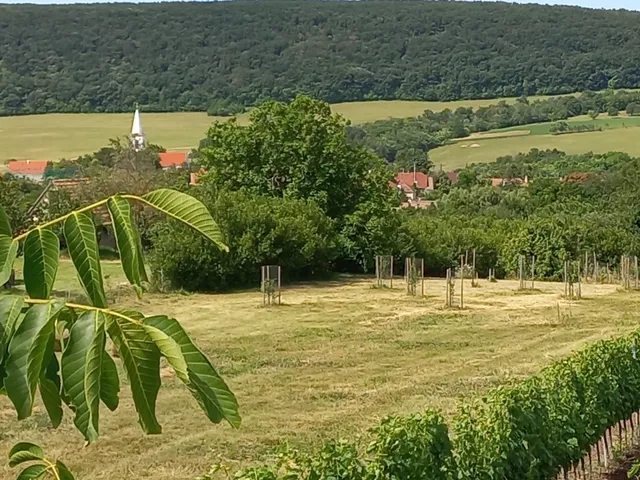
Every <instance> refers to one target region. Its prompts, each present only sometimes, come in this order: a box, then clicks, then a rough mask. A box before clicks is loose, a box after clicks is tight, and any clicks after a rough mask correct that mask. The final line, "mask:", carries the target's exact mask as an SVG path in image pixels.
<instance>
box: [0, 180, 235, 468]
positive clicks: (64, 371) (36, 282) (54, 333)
mask: <svg viewBox="0 0 640 480" xmlns="http://www.w3.org/2000/svg"><path fill="white" fill-rule="evenodd" d="M136 202H137V203H141V204H142V205H144V206H145V207H151V208H153V209H155V210H158V211H160V212H162V213H164V214H166V215H167V216H169V217H171V218H173V219H175V220H178V221H180V222H183V223H185V224H186V225H189V226H190V227H192V228H194V229H195V230H197V231H198V232H200V233H201V234H202V235H203V236H204V237H206V238H207V239H209V240H211V241H212V242H213V243H214V244H215V245H217V246H218V247H219V248H221V249H223V250H227V247H226V246H225V245H224V243H223V240H222V234H221V232H220V230H219V228H218V226H217V225H216V223H215V222H214V220H213V219H212V217H211V215H210V213H209V212H208V211H207V209H206V208H205V206H204V205H203V204H202V203H200V202H199V201H198V200H196V199H195V198H193V197H191V196H189V195H187V194H184V193H180V192H177V191H174V190H169V189H160V190H155V191H152V192H150V193H148V194H146V195H144V196H142V197H138V196H134V195H115V196H112V197H109V198H106V199H104V200H101V201H99V202H97V203H94V204H92V205H89V206H87V207H84V208H82V209H79V210H75V211H72V212H70V213H68V214H66V215H64V216H62V217H60V218H56V219H54V220H51V221H48V222H47V223H44V224H42V225H39V226H36V227H34V228H32V229H30V230H29V231H27V232H25V233H22V234H20V235H17V236H15V237H13V236H12V229H11V225H10V223H9V220H8V218H7V215H6V214H5V213H4V211H3V210H2V209H0V285H3V284H4V283H5V282H6V281H7V280H8V279H9V277H10V275H11V272H12V270H13V266H14V262H15V259H16V257H17V254H18V251H19V249H20V246H21V245H22V249H23V252H24V283H25V289H26V295H16V294H7V295H3V296H0V393H1V394H4V395H7V396H8V397H9V399H10V400H11V402H12V403H13V405H14V407H15V410H16V412H17V414H18V419H20V420H21V419H24V418H27V417H29V416H30V415H31V414H32V411H33V405H34V402H35V400H36V396H37V394H38V393H39V394H40V397H41V399H42V403H43V404H44V407H45V409H46V411H47V413H48V416H49V419H50V420H51V423H52V424H53V426H54V427H57V426H58V425H60V422H61V421H62V416H63V407H64V406H65V405H66V406H67V407H69V408H70V409H71V411H72V413H73V417H74V420H73V421H74V424H75V426H76V428H77V429H78V430H79V431H80V433H81V434H82V435H83V436H84V438H85V439H86V441H87V442H89V443H90V442H93V441H95V440H96V439H97V438H98V434H99V419H100V403H102V404H104V405H105V406H106V407H107V408H108V409H109V410H115V409H116V408H117V407H118V395H119V391H120V380H119V377H118V370H117V368H116V363H115V361H114V360H113V358H112V357H111V356H110V355H109V354H108V352H107V349H106V343H107V339H108V338H109V339H110V340H111V342H112V343H113V345H114V347H115V351H116V352H117V356H118V357H119V358H120V359H121V360H122V365H123V367H124V370H125V372H126V375H127V377H128V380H129V383H130V386H131V393H132V396H133V402H134V405H135V408H136V411H137V413H138V419H139V422H140V425H141V427H142V429H143V430H144V432H145V433H147V434H157V433H160V432H161V427H160V424H159V422H158V419H157V418H156V399H157V396H158V391H159V389H160V358H161V357H164V358H165V359H166V361H167V362H168V364H169V365H171V367H172V368H173V370H174V371H175V374H176V376H177V377H178V378H179V379H180V380H181V381H182V382H183V383H184V384H185V385H186V386H187V388H188V389H189V391H190V392H191V394H192V395H193V397H195V399H196V401H197V403H198V404H199V405H200V407H201V408H202V410H203V411H204V413H205V415H206V416H207V417H208V418H209V420H211V421H212V422H214V423H219V422H221V421H222V420H226V421H228V422H229V423H230V424H231V425H233V426H234V427H237V426H239V425H240V416H239V414H238V404H237V401H236V398H235V396H234V395H233V393H232V392H231V391H230V390H229V388H228V387H227V385H226V384H225V382H224V380H223V379H222V378H221V377H220V376H219V375H218V373H217V371H216V369H215V368H214V367H213V365H212V364H211V362H210V361H209V360H208V359H207V358H206V357H205V355H204V354H203V353H202V352H201V351H200V350H199V349H198V347H197V346H196V345H195V344H194V343H193V341H192V340H191V339H190V337H189V335H188V334H187V333H186V332H185V330H184V329H183V328H182V326H181V325H180V323H178V321H176V320H175V319H172V318H169V317H167V316H164V315H154V316H145V315H143V314H142V313H140V312H137V311H132V310H123V309H114V308H111V307H109V305H108V303H107V296H106V294H105V289H104V285H103V277H102V272H101V266H100V257H99V254H98V242H97V238H96V231H95V227H94V223H93V219H92V216H91V212H92V211H93V210H96V209H98V208H104V207H105V206H106V208H107V210H108V212H109V215H110V217H111V221H112V223H113V230H114V233H115V237H116V244H117V247H118V251H119V253H120V258H121V263H122V268H123V270H124V273H125V276H126V277H127V279H128V281H129V282H130V283H131V285H132V286H133V288H134V290H135V292H136V293H137V295H138V296H141V295H142V293H143V288H144V285H145V284H146V283H147V282H148V279H147V274H146V269H145V265H144V260H143V253H142V246H141V242H140V236H139V233H138V231H137V229H136V227H135V223H134V219H133V213H132V203H136ZM59 226H61V227H62V234H63V235H64V240H65V243H66V245H67V249H68V254H69V256H70V257H71V260H72V262H73V265H74V267H75V269H76V272H77V276H78V279H79V281H80V284H81V285H82V288H83V290H84V292H85V294H86V297H87V299H88V302H87V303H73V302H68V301H63V300H60V299H57V298H52V290H53V285H54V282H55V279H56V273H57V271H58V261H59V256H60V239H59V238H58V236H57V235H56V233H54V230H53V229H54V227H59ZM18 445H22V446H23V447H24V449H23V450H24V451H23V450H20V449H19V448H18V446H16V447H15V448H18V450H16V452H15V453H16V454H17V455H18V459H20V458H22V457H25V456H26V457H29V458H28V459H30V460H38V458H37V457H43V455H41V450H39V447H36V446H33V447H30V446H29V444H18ZM25 445H26V446H25ZM34 451H35V452H36V453H37V454H38V455H36V454H33V452H34ZM20 452H22V453H20ZM24 452H27V453H24ZM29 452H31V453H29ZM26 457H25V458H26ZM12 463H14V464H17V463H16V462H15V461H14V460H12ZM38 465H40V464H38ZM38 465H36V466H31V467H28V468H32V469H33V470H34V471H35V470H37V469H40V468H46V469H47V471H48V472H49V473H53V472H54V470H55V471H56V472H57V470H56V469H55V464H51V463H46V461H43V463H42V465H44V467H42V465H40V466H38ZM51 465H54V466H53V467H52V466H51ZM43 475H44V473H43ZM54 476H55V475H54ZM25 478H27V477H25ZM28 478H38V477H28ZM55 478H64V477H60V476H59V475H58V476H55Z"/></svg>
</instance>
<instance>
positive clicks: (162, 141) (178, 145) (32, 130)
mask: <svg viewBox="0 0 640 480" xmlns="http://www.w3.org/2000/svg"><path fill="white" fill-rule="evenodd" d="M536 98H538V97H536ZM539 98H545V97H539ZM504 100H506V101H508V102H513V101H515V99H513V98H508V99H504ZM498 101H500V99H498V100H496V99H493V100H461V101H458V102H412V101H378V102H353V103H339V104H336V105H333V107H332V108H333V110H334V111H335V112H337V113H339V114H341V115H343V116H344V117H345V118H347V119H349V120H351V122H353V123H365V122H373V121H376V120H381V119H385V118H390V117H398V118H402V117H413V116H416V115H419V114H421V113H422V112H423V111H424V110H426V109H431V110H434V111H437V110H443V109H445V108H451V109H455V108H458V107H460V106H465V107H474V108H477V107H481V106H486V105H492V104H495V103H497V102H498ZM132 120H133V113H131V114H122V113H104V114H94V113H84V114H50V115H29V116H22V117H0V145H2V149H1V150H0V163H4V162H5V161H7V160H12V159H18V160H27V159H28V160H53V161H55V160H58V159H60V158H74V157H77V156H78V155H84V154H86V153H91V152H94V151H96V150H98V149H99V148H100V147H103V146H105V145H107V143H108V142H109V139H111V138H116V137H122V136H127V135H128V134H129V132H130V131H131V122H132ZM216 120H223V121H224V120H225V119H224V118H222V117H209V116H207V114H206V113H185V112H182V113H144V112H143V113H142V126H143V128H144V130H145V133H146V135H147V138H148V140H149V141H150V142H151V143H155V144H157V145H162V146H163V147H165V148H166V149H167V150H177V151H188V150H190V149H191V148H194V147H197V146H198V143H199V142H200V140H201V139H202V138H203V137H204V136H205V133H206V131H207V129H208V128H209V126H210V125H211V123H212V122H214V121H216ZM239 121H240V122H246V121H247V115H246V114H244V115H241V116H240V119H239ZM0 168H2V167H1V166H0Z"/></svg>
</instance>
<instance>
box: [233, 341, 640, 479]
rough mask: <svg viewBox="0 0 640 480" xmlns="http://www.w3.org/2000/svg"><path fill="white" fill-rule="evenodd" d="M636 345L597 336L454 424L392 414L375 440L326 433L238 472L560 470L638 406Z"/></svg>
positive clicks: (456, 474)
mask: <svg viewBox="0 0 640 480" xmlns="http://www.w3.org/2000/svg"><path fill="white" fill-rule="evenodd" d="M639 348H640V331H637V332H634V333H631V334H628V335H626V336H624V337H621V338H618V339H613V340H607V341H600V342H597V343H594V344H592V345H590V346H589V347H587V348H586V349H584V350H581V351H578V352H576V353H574V354H573V355H571V356H569V357H568V358H566V359H563V360H559V361H557V362H554V363H552V364H551V365H549V366H548V367H546V368H545V369H543V370H542V371H541V372H540V373H539V374H538V375H534V376H532V377H530V378H528V379H526V380H524V381H520V382H516V383H514V384H512V385H507V386H500V387H497V388H495V389H493V390H491V391H489V392H488V393H487V395H486V396H485V397H484V398H479V399H475V400H471V401H468V402H466V403H464V404H463V405H462V407H461V409H460V410H459V412H458V413H457V415H455V417H454V419H453V424H452V428H451V429H449V428H448V427H447V425H446V424H445V423H444V420H442V417H441V416H440V415H439V414H438V413H436V412H431V411H429V412H426V413H425V414H423V415H415V416H409V417H398V418H392V419H387V420H385V421H383V422H382V423H381V424H380V426H379V427H376V428H375V429H374V430H373V433H374V436H375V439H374V441H373V442H372V443H371V445H370V447H369V448H368V449H366V448H365V449H363V448H358V449H357V448H356V447H355V446H353V448H350V449H349V455H348V456H346V455H345V454H344V451H345V449H344V448H342V449H341V451H340V452H338V451H337V450H336V449H335V448H331V446H332V445H335V442H329V443H328V444H327V445H326V446H325V447H324V448H323V449H322V450H321V451H320V452H319V453H318V454H317V455H316V456H315V457H313V458H310V459H305V461H304V462H301V461H300V460H299V456H293V457H292V458H290V459H289V460H287V459H282V458H281V459H280V462H279V463H278V464H276V465H275V466H270V467H269V466H262V467H255V468H252V469H249V470H246V471H244V472H240V473H239V474H238V475H237V478H239V479H242V480H285V479H286V480H289V479H291V478H298V479H302V480H328V479H334V480H380V479H402V480H423V479H426V478H428V479H430V480H431V479H434V480H435V479H438V480H454V479H456V480H555V479H556V478H557V476H558V474H559V473H561V472H562V471H564V472H569V471H571V470H572V469H573V468H574V467H581V466H582V462H583V460H584V458H585V456H588V455H589V454H590V453H591V452H592V447H593V446H595V445H597V444H598V443H600V446H599V447H598V448H599V449H598V452H599V453H598V455H600V453H602V454H603V455H604V454H605V453H604V451H603V450H602V448H608V449H609V450H611V448H612V445H611V443H609V444H608V445H607V444H606V443H603V442H601V440H602V439H603V437H604V438H606V437H605V433H606V432H607V431H608V430H609V429H610V428H612V427H615V426H616V425H619V422H622V421H626V420H629V419H631V418H632V416H633V414H634V413H635V412H638V410H640V359H639V356H640V352H638V349H639ZM449 432H451V438H450V436H449ZM609 439H611V436H610V435H609ZM292 465H293V466H296V470H295V472H294V474H292ZM301 465H302V467H301ZM354 465H357V466H358V468H357V469H355V468H353V466H354ZM310 466H313V468H311V467H310ZM638 471H640V467H638V468H637V469H636V470H635V471H633V472H631V477H633V476H634V475H637V473H638ZM565 478H566V477H565Z"/></svg>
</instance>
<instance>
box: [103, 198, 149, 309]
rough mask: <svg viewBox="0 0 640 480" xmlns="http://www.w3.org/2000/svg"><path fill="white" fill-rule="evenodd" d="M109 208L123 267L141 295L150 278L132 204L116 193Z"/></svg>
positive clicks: (108, 202) (109, 201) (109, 202)
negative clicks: (143, 284) (143, 285)
mask: <svg viewBox="0 0 640 480" xmlns="http://www.w3.org/2000/svg"><path fill="white" fill-rule="evenodd" d="M107 208H108V209H109V214H110V215H111V220H112V222H113V231H114V233H115V235H116V243H117V245H118V251H119V252H120V261H121V263H122V269H123V270H124V274H125V275H126V277H127V280H129V283H131V285H133V287H134V289H135V290H136V293H137V294H138V297H140V296H142V282H148V279H147V272H146V271H145V268H144V258H143V256H142V244H141V242H140V235H139V234H138V230H137V229H136V227H135V224H134V222H133V215H132V212H131V205H130V204H129V202H128V201H127V200H125V199H124V198H122V197H120V196H117V195H116V196H115V197H111V198H110V199H109V200H108V201H107Z"/></svg>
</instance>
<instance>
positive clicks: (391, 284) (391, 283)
mask: <svg viewBox="0 0 640 480" xmlns="http://www.w3.org/2000/svg"><path fill="white" fill-rule="evenodd" d="M389 288H391V289H392V290H393V255H391V281H390V282H389Z"/></svg>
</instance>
